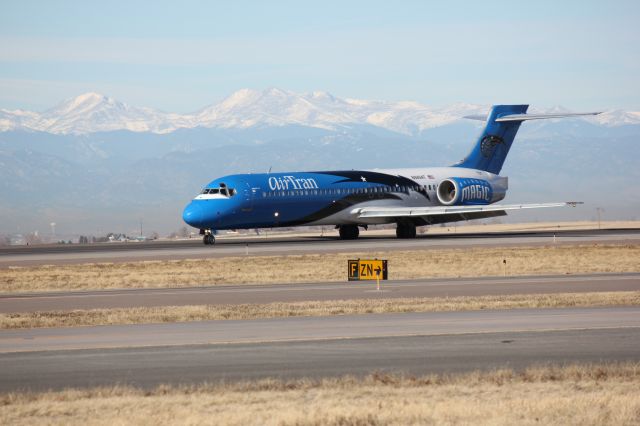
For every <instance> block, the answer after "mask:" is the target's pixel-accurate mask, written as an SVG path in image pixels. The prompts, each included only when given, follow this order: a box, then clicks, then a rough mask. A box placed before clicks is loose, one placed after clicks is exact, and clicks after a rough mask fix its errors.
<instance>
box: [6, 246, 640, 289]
mask: <svg viewBox="0 0 640 426" xmlns="http://www.w3.org/2000/svg"><path fill="white" fill-rule="evenodd" d="M212 256H215V251H213V252H212ZM353 258H384V259H388V260H389V279H414V278H434V277H478V276H492V275H493V276H499V275H503V274H505V273H506V274H508V275H535V274H575V273H590V272H638V271H640V245H636V244H617V245H562V246H548V247H508V248H472V249H424V250H412V251H391V252H361V253H339V254H332V253H328V254H309V255H299V256H244V257H226V258H219V259H216V258H211V259H201V260H172V261H147V262H130V263H115V264H114V263H95V264H79V265H60V266H38V267H14V268H5V269H0V292H3V293H11V292H29V291H49V290H59V291H64V290H85V289H113V288H145V287H186V286H199V285H223V284H247V283H249V284H270V283H300V282H324V281H345V280H346V274H347V260H348V259H353ZM504 260H506V262H507V263H506V268H505V264H504Z"/></svg>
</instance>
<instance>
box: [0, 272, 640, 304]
mask: <svg viewBox="0 0 640 426" xmlns="http://www.w3.org/2000/svg"><path fill="white" fill-rule="evenodd" d="M601 291H640V273H625V274H584V275H550V276H525V277H484V278H447V279H420V280H404V281H387V282H383V284H382V291H380V292H379V291H375V283H373V282H362V281H361V282H347V281H345V282H327V283H312V284H276V285H233V286H216V287H189V288H174V289H171V288H164V289H127V290H103V291H70V292H45V293H22V294H4V295H3V294H0V313H15V312H35V311H51V310H73V309H99V308H130V307H139V306H145V307H152V306H184V305H205V304H209V305H222V304H242V303H271V302H301V301H312V300H345V299H380V298H400V297H456V296H488V295H509V294H544V293H584V292H601Z"/></svg>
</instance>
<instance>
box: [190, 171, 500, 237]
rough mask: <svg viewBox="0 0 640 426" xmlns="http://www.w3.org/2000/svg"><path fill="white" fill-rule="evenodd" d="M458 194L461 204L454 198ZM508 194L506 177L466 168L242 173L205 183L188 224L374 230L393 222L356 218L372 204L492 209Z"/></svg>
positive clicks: (215, 227) (208, 227)
mask: <svg viewBox="0 0 640 426" xmlns="http://www.w3.org/2000/svg"><path fill="white" fill-rule="evenodd" d="M454 181H455V182H454ZM443 184H448V185H449V186H450V187H451V188H449V190H448V191H449V192H447V193H445V192H443V191H447V188H445V186H446V185H444V186H443ZM454 186H455V188H454ZM454 189H455V191H453V192H455V194H454V196H455V197H456V198H455V200H454V199H448V198H447V197H448V196H450V195H451V194H452V192H451V191H452V190H454ZM439 190H440V195H439V194H438V192H439ZM506 191H507V178H505V177H501V176H498V175H496V174H493V173H489V172H486V171H482V170H475V169H466V168H460V167H433V168H410V169H375V170H347V171H319V172H287V173H268V174H238V175H229V176H224V177H221V178H218V179H215V180H213V181H212V182H210V183H209V184H208V185H206V187H205V188H204V189H203V190H202V192H201V193H200V194H199V195H197V196H196V197H195V198H194V199H193V200H192V201H191V202H190V203H189V204H188V205H187V206H186V207H185V209H184V213H183V219H184V221H185V222H186V223H188V224H189V225H191V226H193V227H195V228H200V229H203V230H224V229H245V228H267V227H283V226H299V225H337V226H341V225H370V224H381V223H389V222H393V221H394V220H393V219H390V218H357V217H356V216H355V215H354V214H353V212H354V211H355V210H357V209H358V208H362V207H370V206H376V207H429V206H441V205H447V203H451V204H454V203H455V205H473V204H491V203H495V202H497V201H499V200H501V199H503V198H504V196H505V193H506ZM421 224H424V223H416V225H421Z"/></svg>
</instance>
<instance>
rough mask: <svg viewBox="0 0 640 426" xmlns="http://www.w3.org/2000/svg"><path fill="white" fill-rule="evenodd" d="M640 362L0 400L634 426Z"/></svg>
mask: <svg viewBox="0 0 640 426" xmlns="http://www.w3.org/2000/svg"><path fill="white" fill-rule="evenodd" d="M638 389H640V364H638V363H620V364H595V365H594V364H587V365H568V366H563V367H554V366H540V367H532V368H528V369H526V370H524V371H519V372H518V371H513V370H509V369H503V370H497V371H492V372H484V373H482V372H474V373H467V374H458V375H430V376H423V377H407V376H398V375H388V374H382V373H378V374H372V375H369V376H367V377H364V378H354V377H342V378H328V379H322V380H310V379H301V380H294V381H286V382H285V381H278V380H261V381H256V382H245V383H235V384H202V385H196V386H178V387H172V386H159V387H157V388H155V389H151V390H143V389H138V388H133V387H126V386H116V387H107V388H95V389H87V390H77V389H76V390H74V389H70V390H64V391H60V392H43V393H28V392H15V393H6V394H0V423H1V424H7V425H9V424H11V425H33V424H48V425H63V424H64V425H84V424H96V425H113V424H173V423H180V424H184V425H195V424H198V425H200V424H227V425H245V424H260V425H301V424H309V425H391V424H403V425H413V424H449V425H451V424H478V423H482V424H495V425H513V424H518V425H533V424H535V425H538V424H544V425H565V424H575V425H578V424H579V425H637V424H639V423H640V392H638Z"/></svg>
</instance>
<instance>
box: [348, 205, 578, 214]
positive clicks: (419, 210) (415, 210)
mask: <svg viewBox="0 0 640 426" xmlns="http://www.w3.org/2000/svg"><path fill="white" fill-rule="evenodd" d="M577 204H582V202H579V201H568V202H564V203H542V204H503V205H500V204H490V205H481V206H437V207H362V208H357V209H353V210H352V211H351V214H352V215H354V216H356V217H357V218H373V217H387V218H396V217H411V216H438V215H450V214H467V213H479V212H490V211H505V210H522V209H541V208H547V207H569V206H570V207H575V206H576V205H577Z"/></svg>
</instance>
